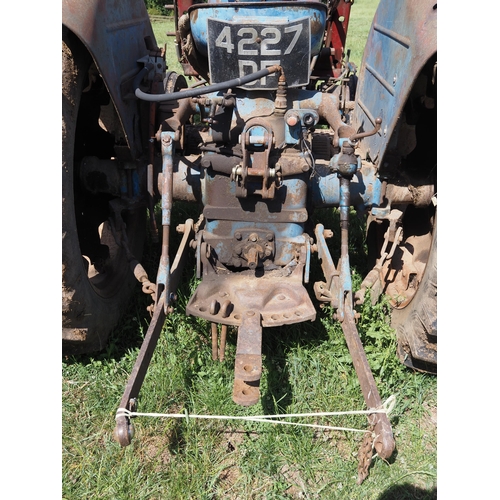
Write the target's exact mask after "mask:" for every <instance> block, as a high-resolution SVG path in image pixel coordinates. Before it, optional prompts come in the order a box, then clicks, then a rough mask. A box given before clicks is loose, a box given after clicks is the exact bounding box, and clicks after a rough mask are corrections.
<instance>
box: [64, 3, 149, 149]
mask: <svg viewBox="0 0 500 500" xmlns="http://www.w3.org/2000/svg"><path fill="white" fill-rule="evenodd" d="M62 24H63V26H66V27H67V28H68V29H69V30H71V31H72V32H73V33H74V34H75V35H76V36H77V37H78V38H79V39H80V40H81V42H82V43H83V45H84V46H85V47H86V48H87V50H88V51H89V53H90V54H91V55H92V58H93V59H94V62H95V64H96V66H97V69H98V70H99V72H100V74H101V76H102V78H103V80H104V83H105V85H106V87H107V89H108V92H109V94H110V96H111V99H112V101H113V103H114V106H115V109H116V111H117V114H118V117H119V119H120V122H121V124H122V127H123V131H124V134H125V137H126V140H127V143H128V146H129V148H130V150H131V153H132V156H133V157H134V158H137V157H138V156H140V154H141V150H142V146H141V137H140V131H139V119H138V110H139V108H138V102H137V100H136V99H135V96H133V92H132V81H133V79H134V77H135V76H136V75H137V73H138V72H139V71H140V69H141V67H142V66H141V65H140V64H138V63H137V60H138V59H140V58H142V57H144V56H145V55H146V54H147V50H146V45H145V42H144V39H145V37H148V36H149V37H151V40H153V42H154V35H153V30H152V27H151V23H150V21H149V17H148V13H147V10H146V7H145V4H144V2H138V1H137V0H63V2H62Z"/></svg>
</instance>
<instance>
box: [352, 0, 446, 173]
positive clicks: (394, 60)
mask: <svg viewBox="0 0 500 500" xmlns="http://www.w3.org/2000/svg"><path fill="white" fill-rule="evenodd" d="M436 52H437V2H436V0H421V1H419V2H393V1H392V0H381V1H380V4H379V6H378V9H377V12H376V14H375V17H374V19H373V23H372V26H371V29H370V33H369V35H368V40H367V43H366V47H365V51H364V54H363V59H362V63H361V68H360V72H359V80H358V87H357V92H356V100H355V101H356V105H355V110H354V115H353V126H354V128H355V129H356V130H358V131H368V130H371V129H373V128H374V126H375V120H376V119H377V118H379V117H380V118H382V127H381V128H380V130H379V132H378V133H377V134H375V135H373V136H371V137H367V138H365V139H364V140H363V141H361V144H360V147H359V150H358V152H359V153H360V154H361V156H362V157H364V158H366V157H367V155H368V156H369V157H370V158H371V160H372V162H374V163H375V164H379V165H380V162H381V160H382V158H383V157H384V154H385V152H386V150H387V146H388V144H389V140H390V138H391V137H392V134H393V132H394V131H395V129H396V125H397V122H398V119H399V117H400V116H401V113H402V111H403V107H404V105H405V103H406V101H407V99H408V96H409V94H410V91H411V89H412V87H413V84H414V82H415V80H416V78H417V76H418V74H419V73H420V71H421V70H422V68H423V67H424V65H425V64H426V62H427V61H428V60H429V59H430V58H431V57H432V56H433V55H434V54H435V53H436Z"/></svg>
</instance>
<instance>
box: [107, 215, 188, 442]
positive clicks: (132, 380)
mask: <svg viewBox="0 0 500 500" xmlns="http://www.w3.org/2000/svg"><path fill="white" fill-rule="evenodd" d="M179 229H180V230H182V232H183V238H182V240H181V243H180V245H179V248H178V250H177V253H176V256H175V258H174V261H173V263H172V267H171V269H170V274H169V278H168V281H169V283H168V286H167V287H166V289H165V290H164V291H163V293H162V294H161V296H160V297H159V299H158V301H157V302H156V304H155V308H154V311H153V318H152V320H151V323H150V324H149V327H148V330H147V332H146V335H145V337H144V341H143V343H142V345H141V349H140V351H139V355H138V357H137V360H136V362H135V364H134V368H133V369H132V373H131V374H130V377H129V380H128V382H127V385H126V387H125V391H124V393H123V396H122V399H121V401H120V408H125V409H127V410H131V411H132V410H133V409H135V408H132V407H135V405H136V400H137V397H138V396H139V391H140V390H141V387H142V383H143V382H144V377H145V376H146V372H147V369H148V367H149V363H150V362H151V358H152V356H153V352H154V349H155V347H156V344H157V342H158V338H159V336H160V333H161V330H162V327H163V324H164V322H165V317H166V314H167V308H166V303H167V299H166V291H167V290H170V292H172V291H174V290H176V289H177V286H178V284H179V280H180V277H181V273H182V269H183V267H184V262H185V258H186V254H187V250H188V248H189V245H188V241H189V239H190V238H191V236H192V231H193V221H192V219H188V220H187V221H186V222H185V224H183V225H182V227H180V228H179ZM114 437H115V439H116V441H118V442H119V443H120V444H121V445H122V446H128V445H129V444H130V442H131V439H132V433H131V424H130V419H129V418H128V417H126V416H125V415H120V416H118V417H117V418H116V427H115V430H114Z"/></svg>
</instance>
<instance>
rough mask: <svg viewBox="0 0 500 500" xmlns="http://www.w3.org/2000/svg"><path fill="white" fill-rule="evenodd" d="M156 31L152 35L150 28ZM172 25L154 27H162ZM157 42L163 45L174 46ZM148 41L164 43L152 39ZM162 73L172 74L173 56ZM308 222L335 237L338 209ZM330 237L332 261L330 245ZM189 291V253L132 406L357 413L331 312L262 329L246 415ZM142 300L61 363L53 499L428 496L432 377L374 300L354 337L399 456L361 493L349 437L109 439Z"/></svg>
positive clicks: (250, 432)
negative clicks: (403, 354) (414, 368)
mask: <svg viewBox="0 0 500 500" xmlns="http://www.w3.org/2000/svg"><path fill="white" fill-rule="evenodd" d="M376 3H377V2H363V1H361V0H358V1H357V2H356V3H355V4H354V7H353V15H352V18H351V29H352V28H353V26H355V25H356V17H355V13H356V10H355V9H356V7H357V5H358V4H361V6H363V7H364V5H365V4H366V5H368V4H371V5H372V7H373V5H375V4H376ZM370 21H371V17H370ZM155 25H156V23H155ZM368 27H369V26H368ZM368 27H366V26H365V28H364V29H365V32H366V31H367V29H368ZM154 28H155V32H156V30H157V28H158V27H157V26H155V27H154ZM169 30H171V28H168V27H167V29H165V27H163V26H162V27H161V28H160V29H159V32H162V31H164V32H166V31H169ZM157 36H158V35H157ZM365 36H366V35H365ZM165 41H166V42H167V50H168V51H169V50H170V48H169V45H170V44H172V46H173V38H170V37H169V38H168V39H167V38H166V37H165ZM158 43H159V44H160V45H162V44H163V43H164V42H162V40H161V39H160V38H159V39H158ZM168 53H169V52H167V54H168ZM167 57H168V56H167ZM351 58H352V57H351ZM169 66H170V67H171V69H174V68H172V66H171V63H170V58H169ZM191 210H192V208H191V207H189V206H186V205H184V204H180V203H178V204H177V205H176V209H175V210H174V211H173V212H174V213H175V216H176V218H177V220H175V221H174V224H173V225H175V224H177V223H179V222H183V221H184V220H185V218H187V217H188V216H191ZM317 217H318V218H321V221H322V223H324V224H325V226H326V227H329V228H331V229H333V230H334V231H336V232H338V231H337V228H338V216H337V214H336V212H335V211H323V212H322V213H318V214H317ZM350 227H351V236H352V240H351V242H350V252H351V263H352V264H353V268H354V276H353V278H354V283H355V285H357V286H359V283H360V281H361V276H362V275H363V274H364V273H365V272H366V269H364V267H363V263H364V262H365V261H366V259H365V257H366V256H365V250H366V249H365V246H364V241H363V223H362V221H359V220H358V219H356V218H355V217H353V219H352V221H351V226H350ZM329 242H330V244H331V249H332V253H333V256H334V259H337V258H338V248H339V247H338V240H336V239H335V238H333V239H332V240H329ZM158 254H159V249H158V248H157V247H155V246H154V245H152V244H148V246H147V254H146V256H145V258H144V265H145V267H146V269H147V271H148V273H150V276H155V270H156V269H155V266H156V265H157V261H158ZM312 273H313V275H314V279H312V280H311V281H314V280H317V279H321V278H320V276H319V273H320V270H319V268H318V265H317V263H316V264H315V266H314V268H313V270H312ZM195 286H196V279H195V277H194V276H193V260H192V257H191V261H190V262H189V263H188V265H187V267H186V272H185V275H184V279H183V282H182V284H181V287H180V289H179V293H178V295H179V301H178V304H177V306H176V308H175V310H174V312H173V313H172V314H171V315H169V317H168V318H167V321H166V323H165V327H164V329H163V331H162V335H161V337H160V340H159V343H158V347H157V349H156V350H155V353H154V355H153V359H152V361H151V365H150V368H149V370H148V374H147V376H146V380H145V382H144V385H143V387H142V390H141V393H140V399H139V411H141V412H161V413H183V412H184V411H185V410H187V411H188V412H189V413H190V414H195V413H198V414H218V415H224V414H225V415H257V414H263V413H266V414H268V413H278V412H286V413H296V412H313V411H318V412H319V411H341V410H353V409H364V408H365V406H364V401H363V397H362V394H361V391H360V388H359V383H358V381H357V378H356V375H355V371H354V368H353V365H352V360H351V358H350V356H349V352H348V350H347V347H346V344H345V340H344V336H343V333H342V330H341V328H340V326H339V324H338V323H335V322H332V321H331V319H330V318H331V310H329V308H324V309H319V308H318V316H317V319H316V321H315V322H312V323H311V322H309V323H300V324H295V325H292V326H289V327H286V328H275V329H265V330H264V335H263V375H262V380H261V401H260V402H259V403H258V404H257V405H255V406H253V407H250V408H242V407H239V406H237V405H235V404H234V403H233V402H232V399H231V394H232V384H233V375H234V374H233V371H234V353H235V350H236V331H235V330H234V329H231V328H230V329H229V331H228V345H227V352H226V361H225V362H223V363H220V362H214V361H212V359H211V348H210V325H209V324H208V323H207V322H205V321H203V320H200V319H197V318H194V317H186V316H185V314H184V308H185V305H186V302H187V300H188V298H189V296H190V294H191V293H192V290H193V288H194V287H195ZM148 303H149V301H148V299H147V298H146V297H144V296H143V294H142V293H141V292H140V291H139V286H138V292H137V294H136V296H135V297H134V298H133V300H132V301H131V303H130V306H129V308H128V312H127V314H126V315H125V316H124V318H123V320H122V322H121V323H120V325H119V326H118V327H117V328H116V330H115V331H114V332H113V334H112V336H111V338H110V341H109V344H108V347H107V349H106V350H105V351H104V352H101V353H98V354H96V355H93V356H78V357H70V358H63V362H62V497H63V498H64V499H67V500H73V499H75V500H76V499H82V498H96V499H138V500H139V499H140V500H142V499H148V500H152V499H285V498H311V499H316V498H319V499H323V498H324V499H373V500H382V499H385V500H387V499H402V500H405V499H413V498H415V499H416V498H418V499H433V498H436V487H437V486H436V485H437V451H436V448H437V445H436V441H437V428H436V410H437V399H436V398H437V396H436V393H437V379H436V378H435V377H432V376H427V375H424V374H419V373H413V372H411V371H409V370H407V369H406V368H405V367H403V366H402V365H401V364H400V363H399V361H398V360H397V359H396V355H395V338H394V334H393V331H392V330H391V328H390V327H389V324H388V306H387V304H386V303H385V302H383V301H382V302H380V303H378V304H376V305H375V306H370V305H365V306H363V309H362V310H361V312H362V316H361V319H360V321H359V323H358V329H359V332H360V335H361V338H362V341H363V343H364V345H365V349H366V352H367V355H368V358H369V361H370V364H371V366H372V368H373V371H374V375H375V378H376V381H377V384H378V388H379V391H380V393H381V396H382V398H383V399H385V398H387V397H388V396H390V395H391V394H395V395H396V397H397V404H396V407H395V409H394V411H393V413H392V414H391V423H392V426H393V430H394V433H395V437H396V446H397V452H396V453H395V454H394V456H393V458H392V459H391V461H390V463H386V462H384V461H383V460H381V459H380V458H375V459H374V461H373V464H372V467H371V469H370V475H369V477H368V479H367V480H366V481H365V482H364V483H363V484H362V485H361V486H357V485H356V478H357V457H356V453H357V451H358V448H359V445H360V443H361V437H362V434H357V433H350V432H344V431H324V430H314V429H310V428H299V427H292V426H272V425H271V424H262V423H255V422H234V421H233V422H230V421H205V420H202V421H201V420H194V419H189V420H188V419H180V420H175V419H155V418H147V417H138V418H136V419H134V425H135V429H136V435H135V438H134V439H133V441H132V444H131V445H130V446H128V447H126V448H121V447H120V446H119V445H118V444H117V443H116V442H115V441H113V438H112V432H113V429H114V425H115V422H114V417H115V412H116V409H117V407H118V405H119V402H120V399H121V396H122V393H123V390H124V388H125V385H126V382H127V379H128V376H129V374H130V372H131V370H132V367H133V364H134V361H135V358H136V356H137V353H138V350H139V348H140V345H141V342H142V338H143V336H144V334H145V332H146V330H147V327H148V322H149V317H148V315H147V313H146V311H145V308H146V306H147V305H148ZM304 422H305V420H304ZM318 423H330V424H331V425H335V426H342V427H353V428H358V429H365V428H366V426H367V421H366V417H364V416H359V415H356V416H342V417H336V418H331V419H318Z"/></svg>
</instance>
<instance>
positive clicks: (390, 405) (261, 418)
mask: <svg viewBox="0 0 500 500" xmlns="http://www.w3.org/2000/svg"><path fill="white" fill-rule="evenodd" d="M395 404H396V396H394V395H392V396H390V397H389V398H387V399H386V400H385V401H384V402H383V403H382V404H381V405H380V406H379V407H377V408H371V409H369V410H350V411H329V412H318V413H284V414H280V415H255V416H235V415H194V414H193V415H191V414H189V413H188V412H187V410H186V412H185V413H141V412H134V411H129V410H127V409H126V408H118V410H117V411H116V417H115V419H118V418H119V417H128V418H130V417H157V418H185V419H186V420H189V419H190V418H193V419H212V420H245V421H247V422H266V423H270V424H280V425H296V426H300V427H313V428H316V429H328V430H337V431H351V432H368V431H366V430H361V429H351V428H349V427H333V426H331V425H320V424H303V423H299V422H287V421H283V420H275V419H278V418H299V417H303V418H305V417H332V416H339V415H373V414H374V413H386V414H389V413H390V412H391V411H392V410H393V409H394V406H395Z"/></svg>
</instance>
